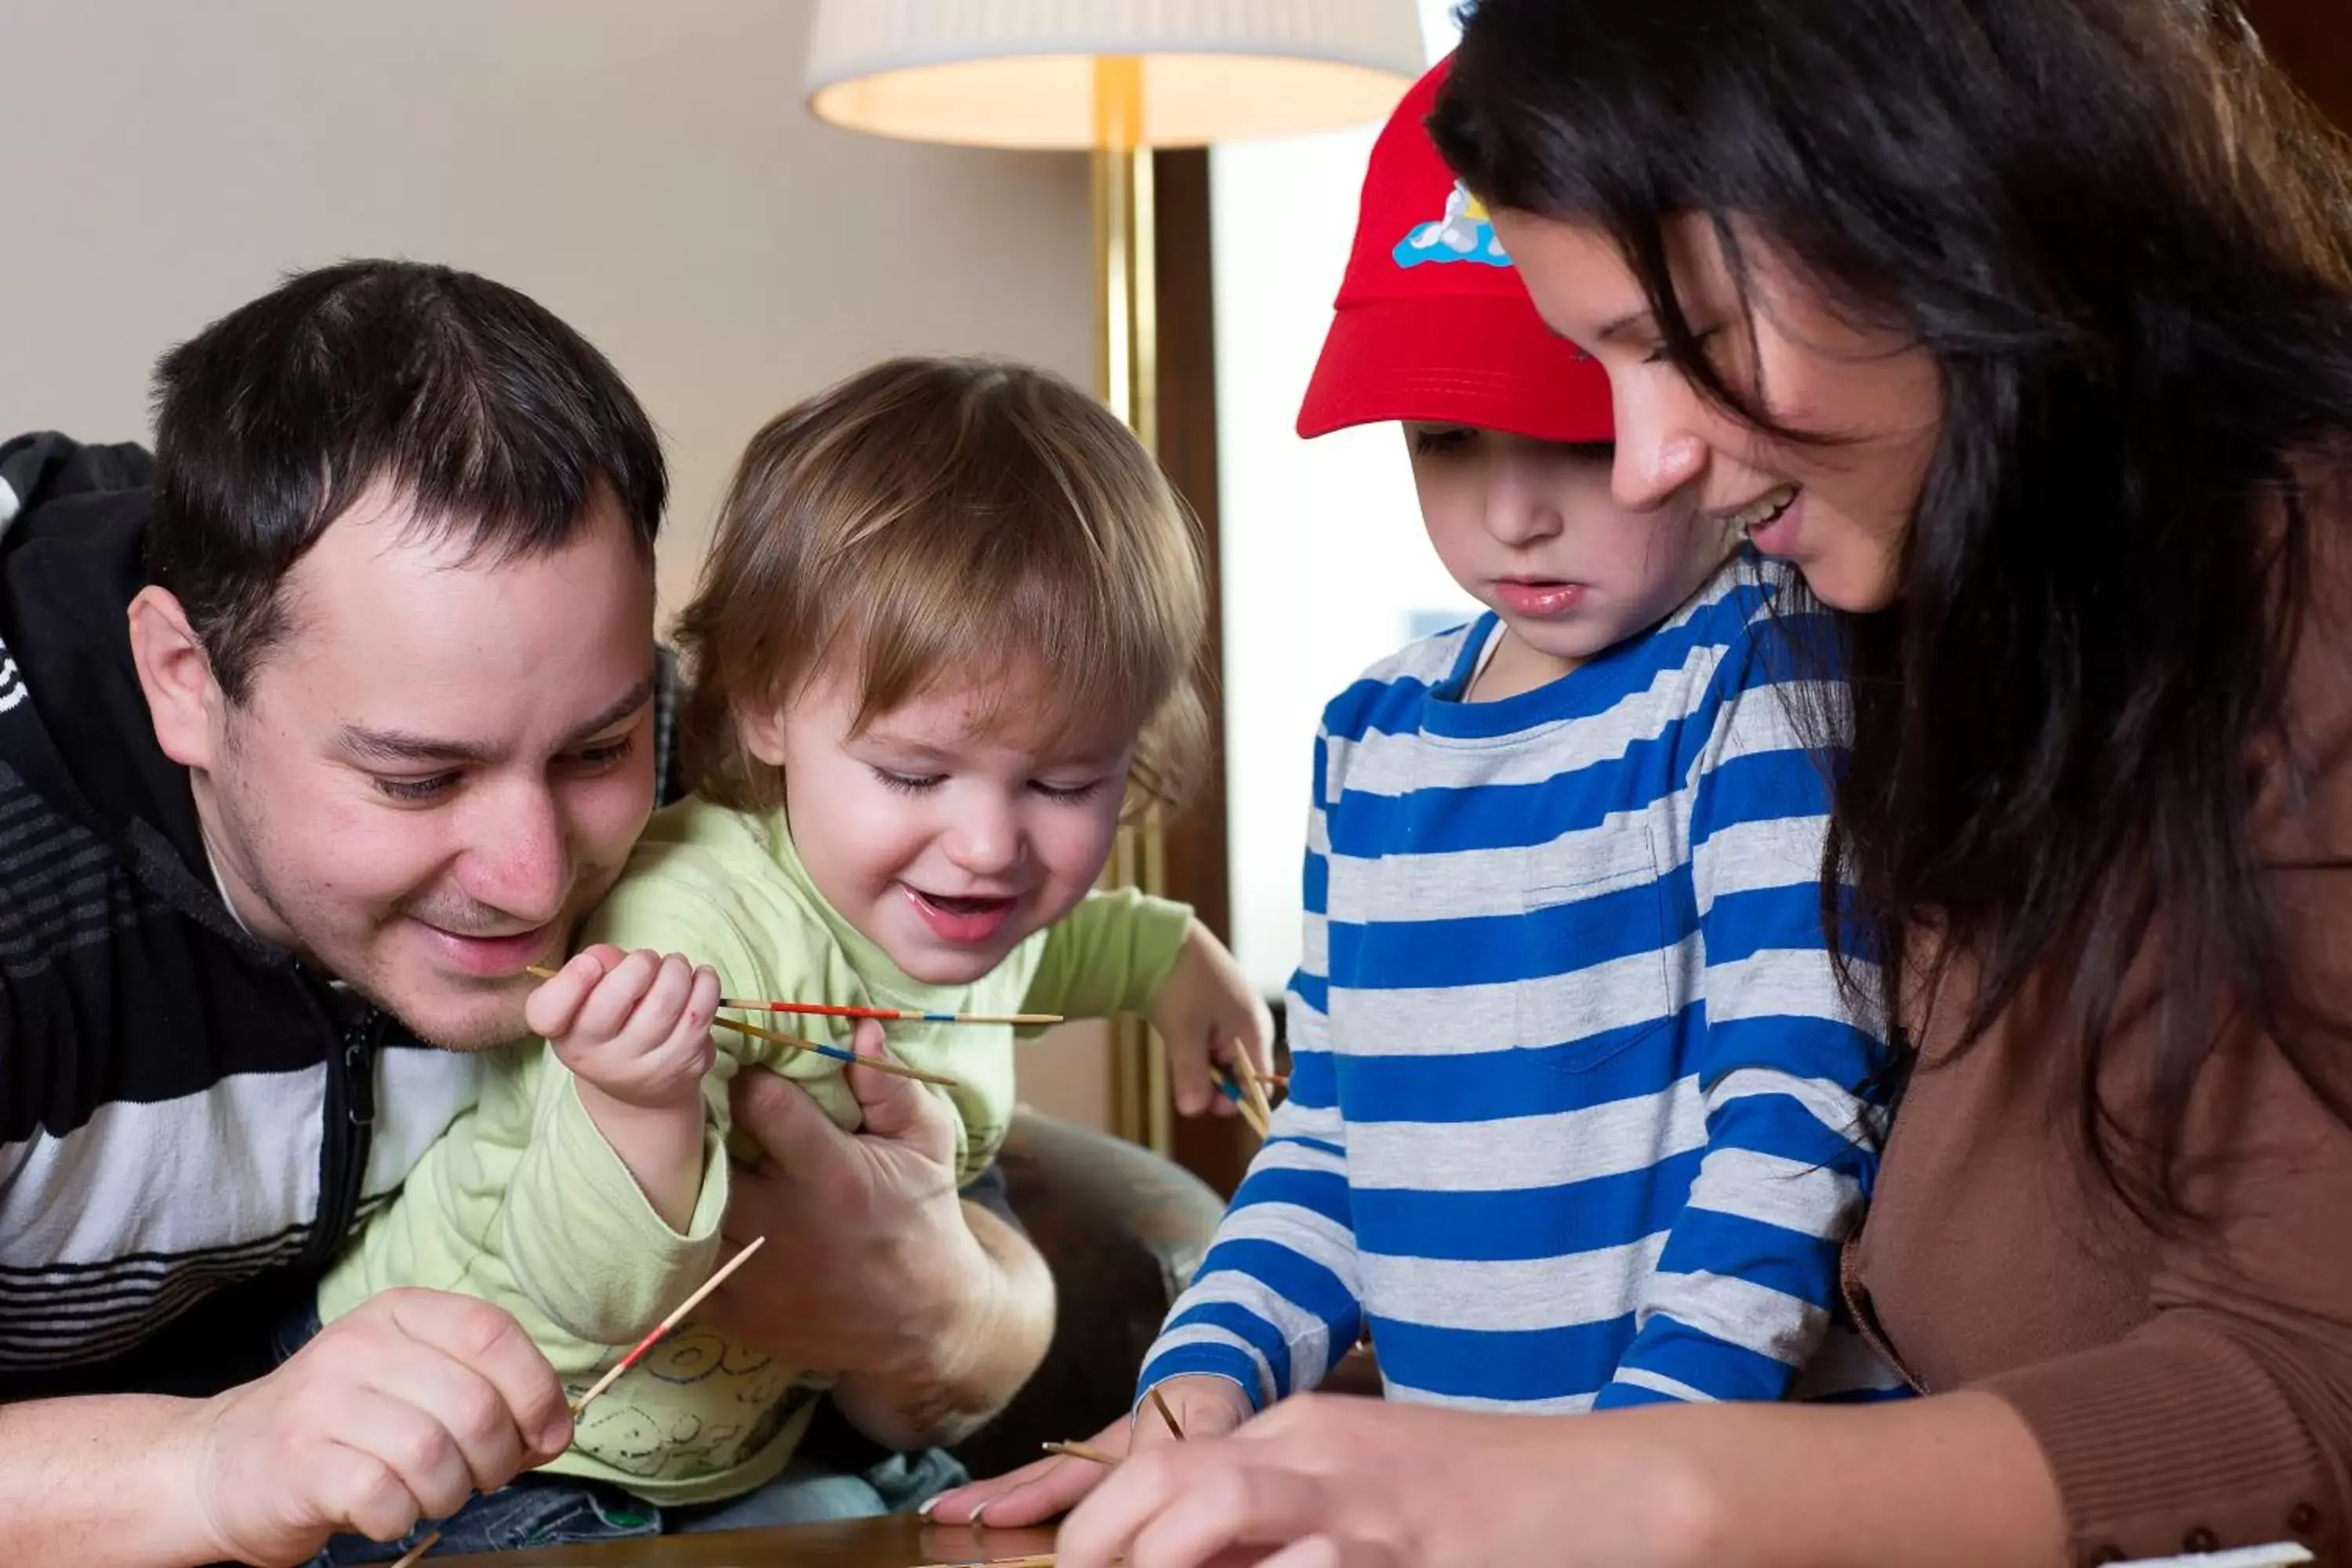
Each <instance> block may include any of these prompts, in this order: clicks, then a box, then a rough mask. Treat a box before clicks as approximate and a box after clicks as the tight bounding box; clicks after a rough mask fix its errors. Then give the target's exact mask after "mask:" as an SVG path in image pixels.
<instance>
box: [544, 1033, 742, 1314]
mask: <svg viewBox="0 0 2352 1568" xmlns="http://www.w3.org/2000/svg"><path fill="white" fill-rule="evenodd" d="M538 1048H539V1050H540V1051H541V1053H542V1055H541V1060H540V1061H539V1062H538V1063H537V1064H536V1065H537V1069H538V1077H537V1091H536V1094H535V1097H534V1101H533V1110H534V1114H533V1118H532V1122H533V1125H532V1131H531V1138H530V1142H529V1143H528V1144H527V1145H525V1147H524V1149H523V1152H522V1157H521V1159H520V1162H519V1163H517V1165H516V1167H515V1171H514V1174H513V1176H512V1178H511V1179H510V1180H509V1183H508V1185H507V1192H506V1201H505V1202H504V1203H503V1204H502V1205H499V1217H498V1226H499V1230H498V1238H497V1249H498V1251H499V1254H500V1255H501V1256H502V1257H504V1258H505V1259H506V1260H507V1264H508V1267H509V1268H511V1269H512V1270H513V1274H514V1279H515V1283H516V1285H517V1287H518V1288H520V1289H521V1290H522V1292H523V1294H524V1295H526V1296H528V1297H529V1298H530V1301H531V1304H532V1305H533V1306H535V1307H537V1308H538V1309H539V1310H540V1311H541V1312H542V1313H544V1314H545V1315H546V1317H547V1319H548V1321H550V1322H552V1323H553V1324H555V1325H556V1326H557V1327H558V1328H560V1329H562V1331H564V1332H565V1333H568V1334H570V1335H572V1337H573V1338H575V1339H580V1340H584V1341H587V1342H590V1343H592V1344H604V1345H625V1344H629V1343H632V1342H635V1340H636V1338H637V1337H638V1336H639V1335H641V1334H643V1333H644V1332H645V1331H646V1330H647V1329H650V1328H652V1327H653V1326H654V1324H655V1323H656V1322H658V1321H661V1318H662V1316H663V1314H665V1313H667V1311H669V1310H670V1309H671V1308H673V1307H675V1306H677V1303H678V1302H679V1301H681V1300H685V1299H686V1296H687V1293H688V1291H690V1290H692V1289H694V1288H695V1287H696V1286H697V1285H699V1284H700V1283H702V1281H703V1280H704V1279H707V1278H708V1277H709V1273H710V1270H711V1267H712V1265H713V1264H714V1263H716V1262H717V1260H718V1252H719V1215H721V1213H723V1212H724V1210H725V1209H726V1206H727V1161H726V1156H725V1154H724V1153H723V1152H722V1151H721V1149H720V1146H719V1137H718V1134H717V1132H716V1131H710V1132H709V1133H707V1134H706V1135H705V1137H704V1139H703V1161H702V1172H703V1173H702V1188H701V1192H700V1194H699V1195H698V1198H697V1200H696V1203H695V1206H694V1214H693V1215H692V1217H691V1218H690V1219H689V1220H688V1224H687V1227H686V1229H685V1231H684V1232H683V1233H680V1232H677V1231H673V1230H672V1229H670V1227H669V1226H668V1225H667V1223H666V1222H665V1221H664V1220H663V1219H662V1217H661V1215H659V1214H657V1213H656V1212H655V1210H654V1206H653V1205H652V1204H650V1203H649V1202H647V1201H646V1194H645V1192H644V1190H643V1189H642V1188H640V1187H639V1186H638V1185H637V1179H636V1177H635V1176H634V1175H632V1174H630V1173H629V1168H628V1167H627V1166H626V1165H625V1164H623V1163H621V1157H620V1156H619V1155H618V1154H615V1153H614V1152H613V1147H612V1145H611V1144H609V1143H607V1142H604V1135H603V1134H602V1133H600V1132H598V1131H596V1124H595V1123H594V1122H593V1121H591V1120H590V1119H589V1116H588V1112H587V1110H585V1108H583V1106H582V1105H581V1103H580V1096H579V1094H578V1092H577V1080H576V1079H573V1078H572V1074H571V1073H569V1072H568V1071H566V1070H565V1069H564V1068H563V1065H562V1063H561V1062H559V1061H557V1060H556V1059H555V1053H554V1051H553V1049H552V1048H551V1047H547V1046H544V1045H542V1046H541V1047H538Z"/></svg>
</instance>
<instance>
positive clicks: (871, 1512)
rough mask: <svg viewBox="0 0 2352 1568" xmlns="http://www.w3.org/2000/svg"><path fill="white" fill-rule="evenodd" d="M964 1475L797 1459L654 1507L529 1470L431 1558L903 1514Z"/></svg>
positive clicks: (889, 1462)
mask: <svg viewBox="0 0 2352 1568" xmlns="http://www.w3.org/2000/svg"><path fill="white" fill-rule="evenodd" d="M965 1479H966V1477H965V1475H964V1468H963V1467H962V1466H961V1465H960V1464H958V1463H956V1461H955V1460H954V1459H953V1458H950V1457H949V1456H948V1455H947V1454H946V1453H944V1452H942V1451H941V1450H940V1449H938V1448H932V1449H930V1450H929V1451H927V1452H924V1453H920V1454H893V1455H891V1456H890V1457H889V1458H887V1459H885V1460H883V1461H882V1462H881V1463H880V1464H878V1465H875V1466H873V1467H871V1468H868V1469H866V1470H864V1471H860V1472H856V1473H852V1472H846V1471H841V1470H831V1469H827V1468H824V1466H821V1465H814V1464H797V1463H796V1464H794V1465H793V1466H792V1468H789V1469H787V1470H785V1471H784V1473H783V1474H782V1475H781V1476H778V1477H777V1478H776V1479H774V1480H772V1481H770V1482H769V1483H768V1484H767V1485H766V1486H764V1487H761V1489H759V1490H758V1491H755V1492H747V1493H746V1494H744V1495H743V1496H741V1497H739V1498H729V1499H727V1500H724V1501H722V1502H711V1503H700V1504H698V1505H696V1506H694V1507H691V1508H656V1507H654V1506H653V1505H652V1504H651V1503H645V1502H639V1501H638V1500H636V1499H635V1498H633V1497H631V1496H629V1495H628V1494H627V1493H626V1492H624V1491H622V1490H620V1489H617V1488H614V1487H608V1486H605V1485H603V1484H602V1483H600V1482H597V1481H590V1480H583V1479H580V1478H578V1477H576V1476H521V1477H518V1478H517V1479H515V1480H514V1481H512V1482H510V1483H509V1484H508V1485H506V1486H503V1487H500V1488H499V1489H498V1490H496V1491H494V1492H484V1493H482V1494H481V1495H479V1496H478V1497H475V1498H472V1499H469V1500H467V1503H466V1506H465V1507H463V1508H461V1509H459V1510H457V1512H456V1513H453V1514H451V1515H450V1516H449V1517H448V1518H447V1519H445V1520H442V1521H439V1522H438V1528H439V1530H440V1531H441V1539H440V1541H439V1542H436V1544H435V1546H434V1548H433V1550H432V1552H429V1553H427V1554H426V1555H427V1556H428V1557H437V1556H441V1555H443V1554H446V1555H448V1556H451V1557H457V1556H462V1555H464V1554H465V1553H467V1552H520V1551H522V1550H524V1549H525V1548H530V1547H550V1546H578V1545H584V1544H587V1543H589V1542H598V1541H626V1540H629V1539H631V1538H633V1537H638V1536H647V1535H700V1534H703V1533H705V1532H707V1531H720V1530H752V1529H757V1528H760V1527H762V1526H766V1525H776V1524H812V1523H815V1522H817V1521H823V1520H831V1519H867V1518H872V1517H873V1516H875V1515H877V1514H885V1513H904V1512H906V1511H907V1510H909V1509H912V1508H915V1507H917V1506H919V1505H920V1504H922V1503H925V1502H928V1501H929V1500H931V1499H932V1498H935V1497H937V1496H938V1495H939V1494H940V1493H941V1492H943V1491H946V1490H947V1489H949V1488H950V1487H956V1486H961V1485H962V1484H963V1482H964V1480H965ZM435 1528H436V1524H435V1521H429V1520H428V1521H424V1522H422V1523H420V1524H418V1525H417V1527H416V1528H415V1530H412V1531H409V1532H408V1534H407V1535H405V1536H404V1537H403V1538H401V1539H400V1540H398V1541H394V1542H380V1541H370V1540H368V1539H367V1538H366V1537H365V1536H362V1535H338V1536H336V1537H335V1538H334V1539H333V1540H331V1541H330V1542H327V1544H326V1548H325V1549H324V1550H323V1551H321V1552H320V1553H319V1555H318V1556H316V1557H314V1558H312V1559H311V1560H310V1568H347V1565H349V1564H353V1563H391V1562H394V1561H396V1560H397V1559H398V1558H399V1556H400V1554H401V1553H402V1552H405V1551H407V1550H408V1549H409V1548H410V1547H412V1546H414V1545H415V1544H416V1542H419V1541H422V1540H423V1539H425V1536H426V1535H427V1534H428V1533H430V1532H431V1531H433V1530H434V1529H435Z"/></svg>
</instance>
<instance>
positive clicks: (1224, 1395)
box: [926, 1377, 1250, 1526]
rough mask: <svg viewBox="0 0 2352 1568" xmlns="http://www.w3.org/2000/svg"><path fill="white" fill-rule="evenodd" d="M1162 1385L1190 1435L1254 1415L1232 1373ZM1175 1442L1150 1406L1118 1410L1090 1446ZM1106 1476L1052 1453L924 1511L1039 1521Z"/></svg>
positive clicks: (989, 1520) (1220, 1431)
mask: <svg viewBox="0 0 2352 1568" xmlns="http://www.w3.org/2000/svg"><path fill="white" fill-rule="evenodd" d="M1159 1391H1160V1396H1161V1397H1162V1398H1164V1399H1166V1400H1167V1401H1168V1406H1169V1408H1170V1409H1171V1410H1173V1411H1174V1412H1175V1413H1176V1419H1177V1420H1178V1421H1179V1422H1181V1423H1182V1425H1183V1427H1184V1436H1185V1437H1186V1438H1187V1439H1188V1440H1190V1439H1193V1438H1201V1439H1206V1438H1210V1437H1222V1436H1224V1435H1225V1434H1226V1433H1228V1432H1230V1431H1232V1430H1233V1429H1234V1427H1236V1426H1240V1425H1241V1424H1242V1423H1243V1422H1244V1421H1246V1420H1248V1419H1249V1418H1250V1402H1249V1396H1248V1395H1247V1394H1244V1393H1243V1392H1242V1390H1241V1387H1240V1385H1239V1384H1235V1383H1234V1382H1233V1380H1232V1379H1230V1378H1223V1377H1171V1378H1170V1379H1169V1380H1168V1381H1167V1382H1165V1383H1163V1384H1160V1386H1159ZM1174 1441H1176V1437H1175V1435H1174V1434H1173V1433H1171V1432H1170V1431H1169V1430H1168V1424H1167V1423H1166V1422H1164V1421H1162V1420H1160V1415H1159V1412H1157V1411H1155V1410H1153V1409H1151V1408H1150V1407H1149V1406H1148V1405H1146V1406H1144V1407H1142V1408H1140V1409H1139V1410H1138V1411H1137V1413H1136V1414H1135V1415H1133V1416H1131V1417H1130V1416H1125V1415H1122V1416H1120V1417H1119V1418H1118V1420H1116V1421H1114V1422H1112V1423H1111V1424H1110V1425H1109V1426H1106V1427H1104V1428H1103V1429H1102V1430H1101V1431H1100V1432H1097V1433H1096V1434H1095V1435H1094V1436H1092V1437H1089V1438H1088V1439H1087V1447H1094V1448H1100V1449H1101V1450H1103V1451H1104V1452H1105V1453H1107V1454H1118V1455H1126V1454H1129V1453H1138V1454H1139V1453H1144V1452H1147V1451H1148V1450H1150V1449H1151V1448H1153V1447H1157V1446H1159V1445H1160V1444H1161V1443H1172V1442H1174ZM1109 1474H1110V1471H1109V1469H1108V1468H1107V1467H1105V1466H1102V1465H1098V1464H1097V1463H1095V1462H1094V1461H1093V1460H1092V1459H1080V1458H1074V1457H1072V1456H1070V1455H1067V1454H1053V1455H1049V1456H1047V1457H1046V1458H1043V1459H1037V1460H1034V1461H1032V1462H1031V1463H1029V1464H1026V1465H1024V1466H1022V1467H1021V1468H1019V1469H1017V1470H1010V1471H1007V1472H1006V1473H1005V1474H1003V1475H1001V1476H997V1477H994V1478H992V1479H989V1480H984V1481H974V1482H972V1483H971V1485H970V1486H965V1487H958V1488H957V1489H955V1490H953V1491H950V1492H942V1493H940V1497H939V1500H938V1501H936V1502H934V1503H933V1504H932V1505H931V1507H930V1508H929V1510H926V1511H928V1512H929V1515H930V1517H931V1518H933V1519H935V1520H937V1521H939V1522H940V1523H941V1524H999V1525H1005V1526H1013V1525H1023V1524H1041V1523H1043V1522H1045V1521H1046V1520H1049V1519H1055V1518H1058V1517H1060V1516H1061V1515H1063V1514H1065V1513H1067V1512H1068V1511H1069V1510H1071V1509H1072V1508H1074V1507H1076V1505H1077V1501H1078V1500H1079V1499H1080V1498H1083V1497H1085V1496H1086V1495H1087V1493H1088V1492H1090V1491H1092V1490H1094V1489H1095V1488H1097V1486H1100V1485H1101V1484H1102V1481H1103V1479H1104V1478H1105V1477H1106V1476H1108V1475H1109ZM983 1515H985V1517H984V1518H983V1517H982V1516H983Z"/></svg>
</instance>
